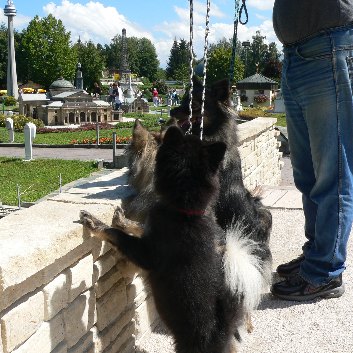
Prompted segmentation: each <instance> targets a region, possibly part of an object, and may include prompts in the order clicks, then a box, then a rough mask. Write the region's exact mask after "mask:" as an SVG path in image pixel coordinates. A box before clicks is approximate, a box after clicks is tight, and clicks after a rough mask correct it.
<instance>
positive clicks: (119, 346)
mask: <svg viewBox="0 0 353 353" xmlns="http://www.w3.org/2000/svg"><path fill="white" fill-rule="evenodd" d="M134 332H135V326H134V324H133V323H131V324H129V325H127V326H126V327H125V328H124V330H123V331H122V332H121V333H120V335H119V336H118V337H117V339H116V340H115V342H114V343H113V344H112V345H111V348H110V350H108V352H121V351H122V350H123V349H125V346H126V344H127V343H128V342H130V340H131V338H134Z"/></svg>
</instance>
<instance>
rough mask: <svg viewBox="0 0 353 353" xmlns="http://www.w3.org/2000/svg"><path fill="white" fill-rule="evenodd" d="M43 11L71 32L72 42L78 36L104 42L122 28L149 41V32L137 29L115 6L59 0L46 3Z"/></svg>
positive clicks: (118, 32)
mask: <svg viewBox="0 0 353 353" xmlns="http://www.w3.org/2000/svg"><path fill="white" fill-rule="evenodd" d="M43 10H44V13H46V14H47V15H48V14H53V16H55V18H57V19H61V20H62V21H63V24H64V26H65V28H66V29H67V30H69V31H70V32H71V35H72V37H71V38H72V40H73V41H76V40H77V39H78V37H79V36H80V37H81V39H82V40H83V41H88V40H91V41H93V42H94V43H101V44H108V43H110V41H111V39H112V38H113V37H114V36H115V35H117V34H121V31H122V29H123V28H125V29H126V31H127V35H128V36H131V37H132V36H134V37H139V38H140V37H146V38H148V39H151V40H153V37H152V35H151V33H149V32H147V31H144V30H142V29H141V28H139V26H138V25H136V24H134V23H133V22H131V21H130V20H129V19H127V18H126V17H125V16H124V15H122V14H120V13H119V12H118V11H117V10H116V8H115V7H110V6H104V5H103V4H102V3H100V2H95V1H89V2H88V3H86V4H84V5H83V4H79V3H74V2H71V1H69V0H62V2H61V5H56V4H54V3H49V4H47V5H46V6H44V7H43Z"/></svg>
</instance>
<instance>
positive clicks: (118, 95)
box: [113, 82, 124, 110]
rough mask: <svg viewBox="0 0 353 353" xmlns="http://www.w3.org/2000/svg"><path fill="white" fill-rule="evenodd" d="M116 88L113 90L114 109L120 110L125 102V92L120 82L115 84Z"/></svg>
mask: <svg viewBox="0 0 353 353" xmlns="http://www.w3.org/2000/svg"><path fill="white" fill-rule="evenodd" d="M114 85H115V86H114V87H115V88H114V90H113V92H114V97H115V98H114V103H115V105H114V109H115V110H120V109H121V106H122V104H123V102H124V93H123V90H122V89H121V87H120V82H118V83H117V84H114Z"/></svg>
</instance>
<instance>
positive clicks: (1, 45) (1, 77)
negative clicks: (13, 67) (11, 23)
mask: <svg viewBox="0 0 353 353" xmlns="http://www.w3.org/2000/svg"><path fill="white" fill-rule="evenodd" d="M14 39H15V56H16V64H17V74H18V72H19V71H20V70H19V67H18V59H19V57H20V55H19V54H20V51H19V45H20V43H21V34H20V33H18V32H17V31H16V30H15V33H14ZM7 43H8V35H7V26H6V25H5V23H0V85H1V86H3V87H6V83H7V82H6V81H7ZM17 76H18V79H19V81H20V80H21V77H20V76H19V75H17Z"/></svg>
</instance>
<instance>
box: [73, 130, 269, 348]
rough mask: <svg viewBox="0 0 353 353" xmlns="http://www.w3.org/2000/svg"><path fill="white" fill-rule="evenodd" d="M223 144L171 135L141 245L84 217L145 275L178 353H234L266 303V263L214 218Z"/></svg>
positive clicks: (238, 232)
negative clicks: (253, 314)
mask: <svg viewBox="0 0 353 353" xmlns="http://www.w3.org/2000/svg"><path fill="white" fill-rule="evenodd" d="M225 151H226V145H225V144H224V143H222V142H214V143H205V142H201V141H200V140H199V139H198V138H197V137H196V136H192V135H188V136H184V135H183V134H182V132H181V130H180V129H179V128H177V127H170V128H169V129H168V130H167V132H166V134H165V137H164V139H163V143H162V144H161V146H160V147H159V149H158V151H157V156H156V168H155V191H156V193H157V195H158V197H157V198H156V201H155V203H154V205H153V206H152V207H151V208H150V211H149V214H148V216H147V219H146V223H145V227H144V234H143V235H142V237H141V238H139V237H134V236H130V235H128V234H126V233H125V232H124V231H122V230H119V229H117V228H111V227H109V226H107V225H105V224H103V223H102V222H100V221H99V220H98V219H97V218H95V217H94V216H92V215H91V214H89V213H88V212H86V211H81V214H80V219H81V222H82V224H84V225H85V226H87V227H88V228H89V229H90V230H91V231H92V232H93V233H94V234H95V235H97V236H99V237H100V238H101V239H103V240H107V241H109V242H110V243H112V244H113V245H115V246H116V247H117V248H118V249H119V250H120V251H121V252H122V253H123V254H125V255H126V256H127V257H128V258H129V259H130V260H131V261H132V262H134V263H135V264H137V265H138V266H140V267H142V268H144V269H146V270H148V272H149V280H150V283H151V287H152V292H153V296H154V299H155V303H156V307H157V310H158V312H159V314H160V316H161V318H162V319H163V321H164V322H165V323H166V325H167V326H168V327H169V329H170V331H171V332H172V334H173V336H174V339H175V345H176V352H177V353H234V352H235V340H234V335H235V336H236V337H239V332H238V328H239V327H240V326H241V325H242V324H243V323H244V321H245V320H246V319H247V317H246V315H247V314H248V313H249V310H250V309H251V308H252V307H254V305H255V306H256V305H257V303H258V301H259V298H260V296H261V288H260V287H261V285H262V284H263V281H262V276H263V274H262V272H263V263H262V260H261V259H260V258H258V257H256V256H254V254H253V253H254V251H253V250H254V249H255V248H256V246H257V245H256V243H255V242H252V241H250V240H249V239H247V238H246V237H245V236H243V234H242V231H243V228H242V225H241V223H239V224H238V223H233V226H232V227H231V228H230V229H229V230H228V234H226V235H225V234H224V231H223V230H222V229H221V228H220V227H219V225H218V224H217V222H216V221H215V217H214V203H215V202H217V199H218V197H217V196H218V192H219V186H220V185H219V177H218V169H219V165H220V164H221V162H222V159H223V157H224V154H225Z"/></svg>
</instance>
